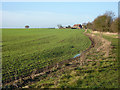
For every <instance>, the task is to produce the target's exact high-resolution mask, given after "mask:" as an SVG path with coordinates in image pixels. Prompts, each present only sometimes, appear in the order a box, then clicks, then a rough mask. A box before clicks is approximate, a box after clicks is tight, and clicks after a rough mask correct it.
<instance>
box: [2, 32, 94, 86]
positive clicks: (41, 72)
mask: <svg viewBox="0 0 120 90" xmlns="http://www.w3.org/2000/svg"><path fill="white" fill-rule="evenodd" d="M85 35H86V36H88V37H89V39H90V40H91V46H90V47H89V48H88V49H86V50H85V51H83V52H82V53H81V56H79V57H76V58H71V59H68V60H63V61H61V62H59V63H54V64H52V65H49V66H47V67H45V68H41V69H35V70H34V71H33V72H32V74H31V75H29V76H27V77H21V78H19V79H18V80H15V81H11V82H9V83H5V84H4V85H5V86H6V85H12V86H14V87H16V88H21V87H24V86H26V85H30V84H32V83H35V82H37V81H40V80H43V79H45V78H46V77H47V76H52V77H56V76H57V75H53V73H56V72H65V71H66V70H69V69H74V68H76V67H77V66H80V63H81V62H80V58H82V57H83V55H84V54H85V53H86V52H88V51H89V50H90V49H91V48H93V47H94V46H95V42H94V38H93V37H92V35H90V34H85ZM83 62H84V61H83ZM63 66H65V67H64V68H62V67H63ZM43 76H45V77H43Z"/></svg>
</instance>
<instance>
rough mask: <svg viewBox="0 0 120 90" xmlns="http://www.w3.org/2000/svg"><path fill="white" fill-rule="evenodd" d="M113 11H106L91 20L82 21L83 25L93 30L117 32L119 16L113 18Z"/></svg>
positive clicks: (119, 28)
mask: <svg viewBox="0 0 120 90" xmlns="http://www.w3.org/2000/svg"><path fill="white" fill-rule="evenodd" d="M114 16H115V15H114V13H113V12H111V11H107V12H106V13H104V14H103V15H100V16H98V17H97V18H95V19H94V21H93V22H88V23H83V26H84V27H86V28H89V29H92V30H94V31H100V32H118V30H120V17H117V18H114Z"/></svg>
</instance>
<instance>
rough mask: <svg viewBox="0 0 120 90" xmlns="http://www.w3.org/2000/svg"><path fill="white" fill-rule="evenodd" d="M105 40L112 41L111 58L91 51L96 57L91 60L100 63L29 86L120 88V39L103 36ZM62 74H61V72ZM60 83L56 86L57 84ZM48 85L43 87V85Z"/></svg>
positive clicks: (79, 67) (91, 63)
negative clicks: (119, 80)
mask: <svg viewBox="0 0 120 90" xmlns="http://www.w3.org/2000/svg"><path fill="white" fill-rule="evenodd" d="M103 38H105V39H107V40H108V41H111V46H112V47H113V46H114V48H111V51H110V56H109V57H107V58H106V57H103V56H102V53H103V52H101V51H100V52H98V53H96V52H94V48H93V49H91V50H90V51H91V52H92V54H94V55H90V56H87V57H86V58H92V59H91V60H94V59H95V60H99V62H94V61H92V62H89V63H88V65H84V66H78V67H76V69H74V70H67V71H65V73H62V74H60V75H58V76H57V77H52V78H51V77H47V78H46V79H44V80H42V81H38V82H36V83H33V84H32V85H29V87H31V88H38V87H40V88H41V87H43V88H118V87H119V82H118V78H119V73H118V72H119V68H120V66H119V64H118V39H117V38H113V37H111V36H107V35H103ZM59 73H60V72H59ZM59 73H58V72H57V74H59ZM56 81H57V82H58V83H57V84H56V85H55V82H56ZM43 83H44V84H48V85H46V86H43V85H42V84H43Z"/></svg>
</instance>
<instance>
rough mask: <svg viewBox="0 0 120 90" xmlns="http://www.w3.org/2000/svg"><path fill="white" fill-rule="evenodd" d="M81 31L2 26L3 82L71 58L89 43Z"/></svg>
mask: <svg viewBox="0 0 120 90" xmlns="http://www.w3.org/2000/svg"><path fill="white" fill-rule="evenodd" d="M83 32H84V30H73V29H72V30H71V29H3V30H2V39H3V43H2V74H3V77H2V79H3V83H4V82H6V81H9V80H10V79H11V80H14V77H21V76H25V75H26V76H27V75H29V74H30V73H31V72H32V71H33V69H38V68H42V67H45V66H47V65H50V64H52V63H56V62H60V61H62V60H66V59H69V58H72V57H73V56H74V55H76V54H78V53H80V52H82V51H83V50H85V49H87V48H88V47H89V46H90V45H91V42H90V40H89V38H88V37H87V36H85V35H84V34H83Z"/></svg>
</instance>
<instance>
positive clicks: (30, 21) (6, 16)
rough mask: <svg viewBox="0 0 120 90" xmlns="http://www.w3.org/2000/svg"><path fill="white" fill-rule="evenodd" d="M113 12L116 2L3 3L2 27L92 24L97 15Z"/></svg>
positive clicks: (116, 6) (115, 11) (116, 7)
mask: <svg viewBox="0 0 120 90" xmlns="http://www.w3.org/2000/svg"><path fill="white" fill-rule="evenodd" d="M106 11H113V12H114V13H115V15H116V17H117V16H118V3H117V2H3V3H2V27H10V28H13V27H14V28H23V27H24V26H25V25H30V27H33V28H34V27H36V28H38V27H40V28H46V27H56V26H57V24H62V25H63V26H65V25H73V24H77V23H80V24H82V23H87V22H92V21H93V20H94V19H95V18H96V17H97V16H98V15H102V14H104V13H105V12H106Z"/></svg>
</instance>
